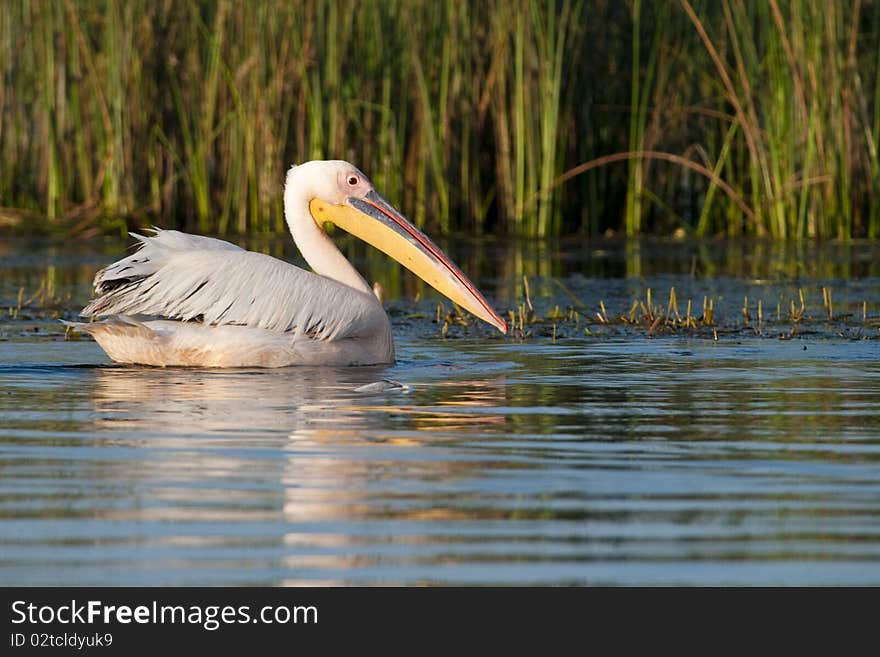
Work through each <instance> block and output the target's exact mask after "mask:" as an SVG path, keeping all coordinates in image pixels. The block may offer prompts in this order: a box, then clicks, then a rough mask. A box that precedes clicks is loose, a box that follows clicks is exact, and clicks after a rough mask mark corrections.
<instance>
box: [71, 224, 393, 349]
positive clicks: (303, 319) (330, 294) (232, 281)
mask: <svg viewBox="0 0 880 657" xmlns="http://www.w3.org/2000/svg"><path fill="white" fill-rule="evenodd" d="M133 236H134V237H136V238H137V239H138V240H139V241H140V243H141V244H140V246H139V248H138V250H137V251H136V252H135V253H133V254H132V255H130V256H128V257H127V258H124V259H122V260H119V261H118V262H114V263H113V264H112V265H109V266H108V267H106V268H105V269H102V270H101V271H99V272H98V274H97V275H96V276H95V281H94V285H95V291H96V292H97V293H98V295H100V296H99V297H98V298H97V299H95V300H93V301H92V302H91V303H89V305H88V306H86V307H85V308H84V309H83V311H82V314H83V315H84V316H86V317H90V316H96V317H100V316H106V315H146V316H152V317H162V318H167V319H176V320H180V321H200V322H203V323H204V324H208V325H224V324H234V325H242V326H252V327H259V328H262V329H267V330H270V331H278V332H292V333H293V334H295V335H298V334H301V333H305V334H308V335H309V337H311V338H314V339H320V340H336V339H342V338H346V337H353V336H357V335H359V334H361V333H369V332H370V331H371V330H372V328H373V326H374V323H375V322H377V321H379V319H382V318H384V317H385V315H384V312H382V311H381V307H380V306H379V304H378V302H377V300H376V299H375V298H374V297H371V296H370V295H368V294H365V293H363V292H360V291H358V290H354V289H352V288H350V287H348V286H346V285H343V284H341V283H338V282H336V281H333V280H331V279H328V278H324V277H323V276H318V275H317V274H314V273H312V272H308V271H305V270H303V269H300V268H299V267H295V266H293V265H291V264H288V263H286V262H284V261H282V260H278V259H277V258H273V257H271V256H267V255H264V254H262V253H255V252H253V251H246V250H244V249H242V248H239V247H238V246H235V245H234V244H230V243H229V242H224V241H222V240H218V239H213V238H210V237H201V236H198V235H190V234H187V233H181V232H179V231H175V230H157V231H156V234H155V235H154V236H151V237H145V236H142V235H134V234H133ZM377 310H379V312H378V313H377V312H376V311H377Z"/></svg>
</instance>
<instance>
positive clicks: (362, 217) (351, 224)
mask: <svg viewBox="0 0 880 657" xmlns="http://www.w3.org/2000/svg"><path fill="white" fill-rule="evenodd" d="M309 209H310V210H311V213H312V216H313V217H314V218H315V221H317V222H318V225H321V224H322V223H324V222H325V221H330V222H332V223H334V224H336V225H337V226H339V227H340V228H342V229H343V230H344V231H346V232H349V233H351V234H352V235H354V236H356V237H359V238H360V239H362V240H363V241H365V242H366V243H367V244H370V245H372V246H374V247H376V248H377V249H379V250H380V251H382V252H383V253H385V254H386V255H389V256H391V257H392V258H394V259H395V260H397V262H399V263H400V264H402V265H403V266H404V267H406V268H407V269H409V270H410V271H411V272H413V273H414V274H415V275H416V276H418V277H419V278H421V279H422V280H423V281H425V282H426V283H427V284H428V285H430V286H431V287H433V288H434V289H435V290H437V291H438V292H440V294H442V295H444V296H445V297H447V298H449V299H450V300H452V301H453V302H455V303H457V304H458V305H459V306H461V307H462V308H464V309H465V310H467V311H468V312H470V313H473V314H474V315H476V316H477V317H479V318H480V319H482V320H483V321H485V322H488V323H489V324H491V325H492V326H494V327H495V328H497V329H498V330H499V331H501V332H502V333H507V322H505V321H504V320H503V319H502V318H501V317H500V316H499V315H498V313H497V312H495V310H494V309H493V308H492V306H490V305H489V302H488V301H486V299H485V298H484V297H483V295H482V294H480V292H479V290H477V288H476V287H475V286H474V284H473V283H471V281H470V279H468V277H467V276H465V275H464V273H463V272H462V271H461V269H459V268H458V267H457V266H456V265H455V263H454V262H452V260H450V259H449V258H448V257H447V256H446V254H445V253H443V251H441V250H440V248H439V247H438V246H437V245H436V244H434V242H432V241H431V240H430V239H429V238H428V236H427V235H425V234H424V233H423V232H422V231H420V230H419V229H418V228H416V227H415V226H414V225H413V224H412V223H410V221H409V220H408V219H407V218H406V217H404V216H403V215H402V214H401V213H400V212H398V211H397V210H396V209H395V207H394V206H393V205H391V204H390V203H389V202H388V201H386V200H385V199H384V198H382V197H381V196H379V194H378V193H377V192H376V191H375V190H373V191H371V192H369V193H368V194H367V195H366V196H364V197H363V198H355V197H349V198H348V199H346V202H345V203H344V204H342V205H334V204H331V203H327V202H325V201H321V200H319V199H313V200H312V202H311V203H310V204H309Z"/></svg>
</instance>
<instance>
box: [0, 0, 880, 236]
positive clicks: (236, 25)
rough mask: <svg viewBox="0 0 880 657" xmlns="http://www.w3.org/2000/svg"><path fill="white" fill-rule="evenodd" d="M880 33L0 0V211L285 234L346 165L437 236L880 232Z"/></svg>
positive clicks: (492, 11)
mask: <svg viewBox="0 0 880 657" xmlns="http://www.w3.org/2000/svg"><path fill="white" fill-rule="evenodd" d="M878 44H880V3H877V2H866V1H865V0H841V1H840V2H827V3H825V2H821V3H817V2H811V1H809V0H790V1H789V2H784V3H783V2H778V0H767V2H748V1H747V0H718V1H717V2H714V1H713V2H709V1H707V0H677V1H675V0H666V1H664V2H657V3H648V2H644V1H642V0H635V1H634V2H632V3H620V2H616V1H613V0H592V1H590V2H586V3H583V2H574V1H573V0H521V1H517V2H514V1H512V0H486V1H485V2H480V3H459V2H454V1H453V0H445V1H444V2H427V1H426V0H388V1H383V2H380V1H379V0H364V1H362V2H355V1H354V0H295V1H294V2H289V1H287V0H264V1H262V2H258V3H238V2H231V1H230V0H206V1H198V2H197V1H196V0H184V1H182V2H158V3H157V2H146V1H144V0H132V1H131V2H122V1H121V0H59V1H58V2H51V1H48V0H5V1H4V2H2V3H0V75H2V77H0V206H6V207H14V208H19V209H26V210H29V211H38V212H40V213H42V214H43V215H44V216H46V217H47V218H48V219H49V221H50V222H51V223H52V225H53V226H55V227H57V229H59V230H65V231H67V232H72V233H78V234H95V233H97V232H100V231H102V230H103V231H107V230H113V231H117V230H122V229H124V227H125V224H126V223H127V224H128V225H132V226H133V225H143V224H147V223H156V224H159V225H163V226H174V227H178V228H183V229H191V230H198V231H203V232H209V233H220V234H226V233H263V232H274V231H277V230H280V229H282V228H283V226H284V222H283V217H282V211H281V195H280V188H281V185H282V183H283V178H284V171H285V169H286V167H287V166H288V165H289V164H291V163H293V162H298V161H303V160H306V159H310V158H316V157H333V158H337V157H340V158H346V159H350V160H352V161H355V162H357V163H358V164H359V165H360V166H361V167H362V168H363V169H364V170H365V171H368V172H369V173H371V174H372V175H373V178H374V180H375V182H376V183H377V185H378V186H379V187H380V188H381V190H382V191H383V193H384V194H385V195H386V196H388V197H390V198H391V200H393V201H395V202H396V203H398V204H399V205H401V206H402V207H403V209H404V210H405V211H406V212H407V213H408V214H409V215H410V216H411V217H412V218H413V219H414V220H415V221H416V222H417V223H418V224H419V225H421V226H425V227H427V229H430V230H431V231H432V232H436V233H439V234H450V233H456V232H462V231H466V232H469V233H497V234H521V235H526V236H551V235H563V234H571V233H583V234H590V235H595V234H601V233H602V232H605V231H609V230H610V231H614V232H618V231H620V232H625V233H627V234H630V235H635V234H638V233H669V234H671V233H672V232H674V231H682V230H683V231H684V232H686V233H693V234H697V235H726V236H740V235H755V236H769V237H775V238H780V239H799V238H838V239H850V238H857V237H870V238H877V237H880V155H878V151H880V54H878V53H880V47H878ZM719 192H721V193H719ZM16 216H21V217H28V216H31V215H30V214H29V213H19V214H18V215H16Z"/></svg>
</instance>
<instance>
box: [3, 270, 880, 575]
mask: <svg viewBox="0 0 880 657" xmlns="http://www.w3.org/2000/svg"><path fill="white" fill-rule="evenodd" d="M109 257H110V256H104V255H92V256H90V258H92V259H91V260H88V261H87V262H86V263H85V264H83V262H82V261H77V262H75V263H73V265H72V266H75V267H76V271H77V272H78V273H77V274H76V275H74V274H71V273H70V272H71V269H70V268H65V267H66V265H59V271H60V272H62V274H59V275H58V277H57V280H56V281H55V283H54V290H55V291H54V292H53V294H55V295H57V296H58V297H59V298H60V297H62V296H63V295H64V294H68V295H69V296H70V298H69V299H68V300H64V299H63V298H62V299H61V302H60V303H61V312H65V310H64V308H65V307H66V306H67V305H69V306H70V307H71V308H73V309H75V308H76V307H78V306H77V304H79V303H81V302H82V300H83V299H84V298H86V297H87V296H88V290H87V289H86V287H85V286H86V283H87V281H88V278H90V276H91V275H92V274H93V272H94V269H95V265H94V263H93V260H101V259H102V258H103V259H108V258H109ZM36 260H39V258H36ZM871 266H872V265H871ZM28 272H31V273H28ZM64 272H67V274H64ZM868 273H869V274H871V275H873V273H872V272H868ZM65 275H69V277H68V278H65V277H64V276H65ZM662 275H663V273H662V272H648V276H649V278H646V279H641V278H633V277H632V276H627V275H617V274H614V275H612V276H610V277H609V278H608V279H607V281H606V282H603V281H602V280H599V279H596V278H578V276H575V275H571V276H567V277H565V278H564V279H563V280H564V281H565V283H566V285H567V287H568V288H569V290H574V291H575V292H576V293H577V294H578V295H581V296H582V298H583V297H586V296H588V295H593V297H595V298H604V299H606V300H608V305H609V306H611V305H612V298H613V297H614V294H613V292H609V291H613V290H614V289H619V290H620V291H619V292H618V294H617V297H616V301H613V303H614V307H615V308H616V310H617V311H618V312H625V309H626V308H627V307H628V305H629V300H628V299H626V298H625V295H626V294H628V293H629V291H630V290H631V289H633V288H640V289H644V287H646V286H651V285H652V286H654V288H655V289H660V288H661V287H662V286H661V282H662V283H663V284H666V283H668V281H667V279H662V278H661V279H658V278H650V276H662ZM676 275H680V274H676ZM839 275H840V274H839V272H838V273H836V274H835V276H839ZM502 278H503V277H502ZM504 280H507V283H506V284H509V285H510V287H511V288H514V287H515V286H514V285H513V283H511V282H510V280H509V279H504ZM504 280H502V281H501V282H499V283H498V287H496V288H495V290H494V291H493V292H490V294H493V296H496V297H498V296H500V292H498V290H500V289H501V288H502V287H503V286H504V285H505V283H504ZM841 280H843V279H840V278H837V279H835V281H836V282H835V290H836V291H837V295H838V296H837V297H835V298H836V299H837V298H839V297H840V298H844V297H845V293H844V291H843V288H844V287H845V288H846V289H847V290H849V293H850V294H851V295H853V294H855V295H861V294H863V293H865V294H874V295H875V296H874V297H869V298H870V299H871V301H870V303H871V306H870V308H869V310H870V312H871V313H873V314H874V315H875V316H876V315H877V309H878V305H877V304H876V299H877V295H876V292H877V290H878V283H877V279H876V278H867V277H861V278H859V277H856V278H855V279H852V280H849V279H847V282H846V283H845V284H844V283H842V282H841ZM19 281H23V282H20V283H19ZM35 281H36V278H35V275H34V274H33V272H32V271H31V270H28V269H27V268H26V267H25V268H22V269H19V270H16V271H14V272H13V274H9V275H7V277H6V279H5V280H4V281H3V283H4V285H5V289H6V290H7V292H6V296H5V297H4V298H3V303H4V304H5V306H9V305H13V304H14V303H15V291H16V290H17V289H18V285H19V284H20V285H23V286H27V285H31V286H32V287H36V284H35ZM536 281H537V282H535V283H533V289H532V294H533V295H534V297H535V301H536V304H539V305H540V304H543V308H547V307H551V306H552V304H553V303H557V302H558V301H559V299H557V298H552V297H551V296H549V295H551V294H553V292H552V290H553V289H555V288H554V286H553V285H552V284H551V282H550V280H549V278H548V279H546V280H545V282H544V283H541V282H540V281H538V280H537V279H536ZM713 281H715V282H713ZM736 281H741V284H742V289H746V288H749V286H751V288H754V286H759V287H760V285H761V282H760V281H758V282H756V281H755V280H754V279H749V280H746V279H743V278H740V277H733V278H732V279H730V281H728V282H727V283H725V285H727V288H726V292H725V295H724V296H725V298H726V299H727V302H728V303H729V304H730V306H731V307H732V308H734V310H733V311H732V312H733V313H734V314H735V313H736V312H738V305H741V304H742V296H743V295H742V294H741V292H742V289H736V288H735V285H736ZM673 283H674V284H676V285H678V286H679V288H680V289H683V288H684V287H686V284H687V281H686V280H683V279H674V280H673ZM698 283H699V281H698V282H697V283H694V285H696V284H698ZM704 284H705V285H707V286H709V285H716V284H717V279H712V281H708V280H707V281H704ZM819 284H821V282H816V281H814V282H811V283H809V285H810V287H809V288H808V289H809V290H812V291H813V292H812V296H811V297H810V303H812V304H813V306H814V307H815V304H816V303H817V302H816V301H815V298H816V295H815V290H816V289H818V287H817V286H818V285H819ZM784 285H786V286H788V288H791V289H797V287H799V286H801V285H807V283H803V282H801V281H790V280H787V281H785V282H784ZM603 286H604V287H603ZM640 286H641V287H640ZM751 288H749V289H751ZM542 290H550V291H542ZM853 290H855V292H853ZM777 292H778V290H777V289H776V288H774V291H773V293H772V294H773V295H777ZM557 293H558V291H557ZM398 294H399V295H400V296H401V298H403V297H405V295H406V294H407V292H406V289H405V287H404V288H403V289H402V290H401V291H400V292H399V293H398ZM695 294H696V293H695ZM751 294H752V295H753V297H754V294H755V292H754V291H753V292H752V293H751ZM770 296H771V295H770V293H768V297H767V298H768V299H769V298H770ZM777 296H778V295H777ZM502 303H503V302H502ZM590 303H592V301H590ZM664 303H665V299H664ZM679 303H680V304H682V301H681V300H680V302H679ZM841 304H842V305H841V306H840V308H841V310H838V311H836V312H844V311H845V312H849V313H850V314H851V315H853V316H854V317H856V316H857V315H858V312H859V311H858V306H857V305H856V303H855V302H854V301H853V302H852V303H850V304H849V306H846V305H845V304H844V302H843V301H841ZM773 306H774V308H773V312H775V303H773ZM430 307H431V306H430V305H429V306H428V310H427V311H426V312H427V313H428V314H429V313H430ZM509 307H513V303H511V305H510V306H509ZM766 307H768V308H769V307H770V303H769V302H768V303H767V306H766ZM392 309H393V310H394V308H392ZM411 310H412V309H409V308H403V309H401V308H397V309H396V311H395V312H393V313H392V317H393V318H394V324H395V332H396V334H397V336H398V337H397V351H398V356H399V360H398V362H397V363H396V364H395V365H393V366H391V367H388V368H347V369H332V368H289V369H282V370H226V371H211V370H186V369H167V370H162V369H152V368H140V367H123V366H119V365H113V364H111V363H110V361H109V360H108V359H107V358H106V356H105V355H104V354H103V352H102V351H101V350H100V349H99V348H98V347H97V345H96V344H95V343H94V342H91V341H88V340H79V341H64V340H63V339H62V337H61V333H60V330H59V329H58V328H57V322H55V320H54V319H52V318H46V317H43V318H42V319H40V320H39V321H38V320H34V319H33V318H31V319H27V318H21V317H17V318H15V319H13V318H11V316H10V317H7V319H5V320H3V321H0V324H2V326H0V584H4V585H9V584H17V585H47V584H51V585H74V584H84V585H96V584H102V585H159V584H169V585H244V584H249V585H299V584H346V585H349V584H350V585H372V584H554V585H555V584H561V585H567V584H575V585H582V584H611V585H620V584H623V585H645V584H647V585H655V584H657V585H660V584H696V585H751V584H757V585H814V584H819V585H825V584H873V585H880V413H878V409H880V341H878V339H877V338H876V331H877V327H876V325H875V324H872V323H871V322H870V321H868V322H862V323H861V324H860V322H859V321H858V319H857V317H856V319H854V320H853V321H852V322H851V324H852V325H853V326H855V325H858V326H856V328H852V327H851V329H852V330H850V329H847V330H845V331H837V329H836V328H833V327H831V326H830V325H829V326H826V327H824V328H822V330H821V332H816V331H806V330H805V331H804V332H803V334H802V335H793V336H792V335H789V334H786V335H782V334H781V332H780V329H779V327H774V328H773V329H768V330H766V331H764V333H763V334H762V335H758V333H757V332H755V331H751V332H749V331H745V330H738V331H732V332H731V331H728V332H725V331H722V332H721V333H720V335H719V336H718V339H717V341H716V340H715V339H714V336H711V334H710V333H707V332H705V331H703V332H702V333H699V334H693V333H691V332H688V331H685V332H681V333H680V334H678V335H652V336H648V335H646V332H645V330H644V329H639V330H633V331H629V332H627V331H620V330H617V329H615V330H613V331H612V330H607V331H604V332H603V326H602V325H598V324H597V323H595V322H594V323H592V324H590V326H591V328H592V335H587V334H586V333H585V332H584V331H583V327H584V324H580V325H579V326H578V329H577V330H576V331H575V330H573V329H571V327H568V328H567V329H565V335H560V336H559V339H557V340H555V341H554V340H553V339H552V337H548V336H547V335H546V332H545V335H543V336H532V337H531V338H527V339H525V340H516V339H501V338H500V337H498V336H493V335H492V334H491V332H490V331H486V332H479V331H477V332H475V331H468V332H467V333H466V334H465V333H464V332H462V331H456V330H452V331H450V335H451V336H452V337H450V338H447V339H442V338H440V337H439V336H438V330H439V329H438V327H437V325H436V324H432V323H431V321H430V318H419V317H416V316H415V315H413V314H412V313H411ZM609 311H610V308H609ZM4 312H5V311H4ZM50 314H51V313H50ZM769 314H770V312H768V315H769ZM869 314H870V313H869ZM0 319H2V318H0ZM34 329H36V330H34ZM562 332H563V331H562V330H560V333H562ZM779 335H782V337H784V338H791V339H779ZM386 378H387V379H391V380H393V381H397V382H399V383H400V384H402V386H403V387H402V388H401V387H395V386H390V385H388V386H386V385H383V384H381V383H380V382H381V381H382V380H383V379H386ZM365 386H366V388H365Z"/></svg>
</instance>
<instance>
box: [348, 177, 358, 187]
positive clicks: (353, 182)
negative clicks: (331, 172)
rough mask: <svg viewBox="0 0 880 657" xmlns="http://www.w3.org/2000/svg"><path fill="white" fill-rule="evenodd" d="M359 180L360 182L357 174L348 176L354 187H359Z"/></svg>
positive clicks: (350, 183)
mask: <svg viewBox="0 0 880 657" xmlns="http://www.w3.org/2000/svg"><path fill="white" fill-rule="evenodd" d="M359 182H360V180H359V179H358V177H357V176H349V177H348V184H349V185H351V186H352V187H357V184H358V183H359Z"/></svg>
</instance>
